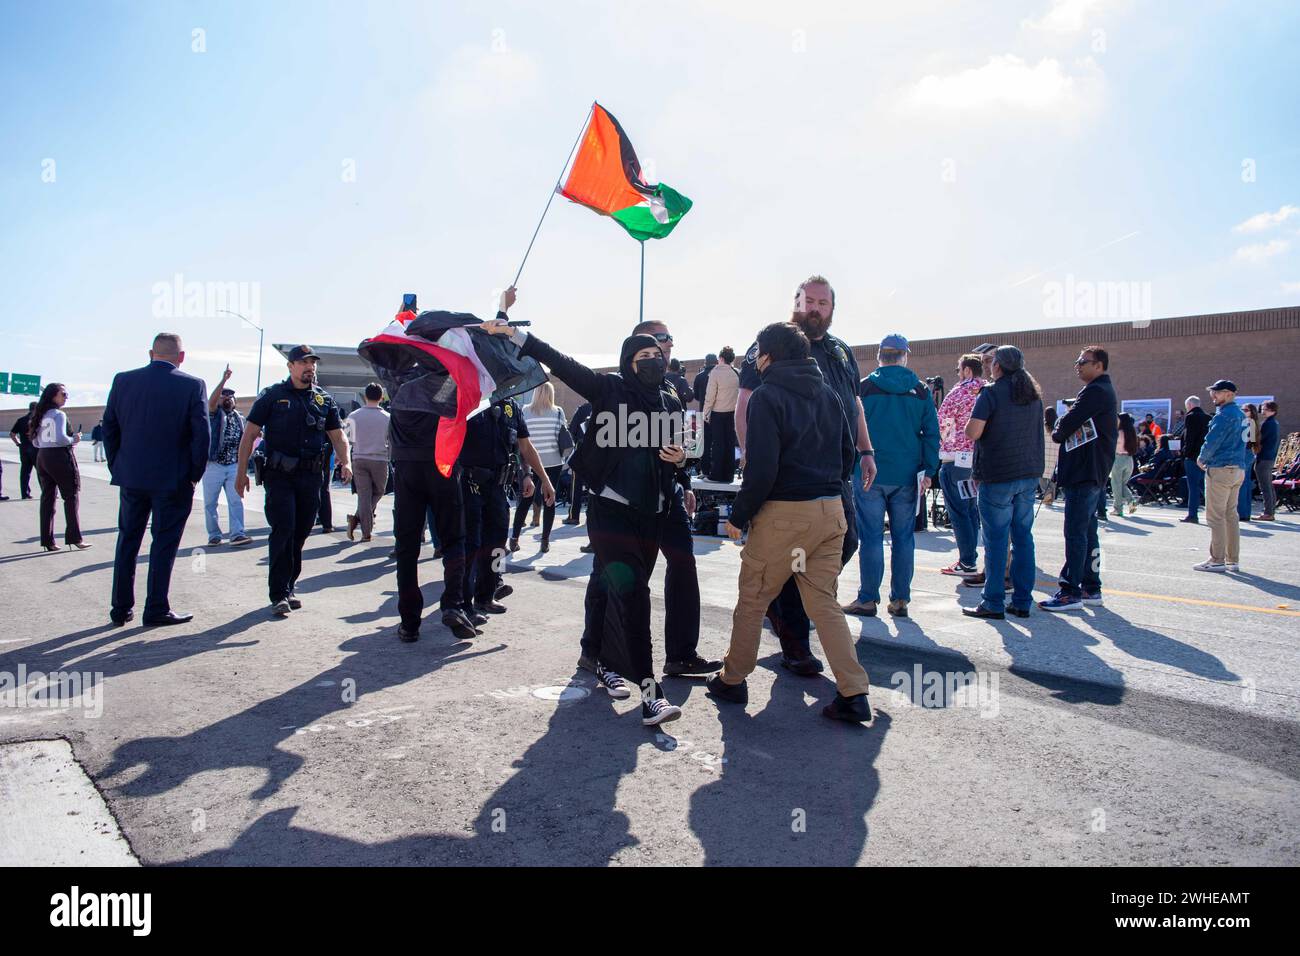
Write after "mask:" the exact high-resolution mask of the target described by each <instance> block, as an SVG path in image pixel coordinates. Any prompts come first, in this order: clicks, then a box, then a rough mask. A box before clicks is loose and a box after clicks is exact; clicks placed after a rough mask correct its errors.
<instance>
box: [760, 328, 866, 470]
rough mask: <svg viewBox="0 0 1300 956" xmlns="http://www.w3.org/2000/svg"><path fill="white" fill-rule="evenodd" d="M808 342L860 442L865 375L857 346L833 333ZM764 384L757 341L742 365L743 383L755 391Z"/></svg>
mask: <svg viewBox="0 0 1300 956" xmlns="http://www.w3.org/2000/svg"><path fill="white" fill-rule="evenodd" d="M808 344H809V345H810V346H811V347H812V349H811V351H812V357H813V359H814V360H816V362H817V367H818V368H819V369H821V370H822V378H824V379H826V384H827V385H829V386H830V387H831V391H833V392H834V393H835V397H836V398H838V399H839V400H840V405H841V406H842V407H843V409H844V417H845V418H847V419H848V422H849V434H850V435H852V436H853V444H854V445H855V446H856V445H857V435H858V383H859V380H860V379H861V376H860V374H859V373H858V360H857V359H855V358H854V357H853V349H851V348H849V347H848V346H847V345H845V344H844V342H843V341H841V340H840V339H837V338H836V337H835V336H833V335H831V334H829V333H827V334H826V335H823V336H822V337H821V338H820V339H816V340H809V343H808ZM761 384H763V380H762V378H761V377H760V376H759V374H758V343H757V342H755V343H754V344H753V345H751V346H750V347H749V351H748V352H747V353H746V354H745V361H744V364H742V365H741V366H740V387H741V388H747V389H749V390H750V391H751V392H752V391H753V390H754V389H756V388H758V386H759V385H761Z"/></svg>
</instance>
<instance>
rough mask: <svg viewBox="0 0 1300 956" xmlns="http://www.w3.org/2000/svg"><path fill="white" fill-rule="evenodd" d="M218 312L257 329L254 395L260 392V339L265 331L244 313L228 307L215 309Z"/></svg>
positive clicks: (264, 334)
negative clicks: (255, 389) (232, 310)
mask: <svg viewBox="0 0 1300 956" xmlns="http://www.w3.org/2000/svg"><path fill="white" fill-rule="evenodd" d="M217 311H218V312H224V313H226V315H233V316H234V317H235V318H237V319H239V320H240V321H242V322H247V323H248V324H249V325H251V326H252V327H253V328H255V329H257V391H256V392H255V393H254V395H255V396H256V395H261V394H262V339H263V338H265V336H266V332H265V330H263V328H262V327H261V326H260V325H258V324H257V323H256V322H254V321H253V320H252V319H250V318H249V317H248V316H246V315H240V314H239V313H238V312H231V311H230V310H229V309H217Z"/></svg>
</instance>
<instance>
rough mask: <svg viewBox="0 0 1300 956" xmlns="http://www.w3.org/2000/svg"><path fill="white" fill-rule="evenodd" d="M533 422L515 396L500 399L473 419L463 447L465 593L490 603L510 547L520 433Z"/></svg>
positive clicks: (525, 434) (468, 597)
mask: <svg viewBox="0 0 1300 956" xmlns="http://www.w3.org/2000/svg"><path fill="white" fill-rule="evenodd" d="M527 437H528V426H527V425H526V424H525V423H524V416H523V414H522V413H521V412H520V410H519V406H518V405H517V404H516V403H515V402H514V400H513V399H506V400H505V401H504V402H497V403H496V404H495V405H493V406H492V407H491V408H488V409H486V410H485V411H483V412H482V413H480V414H478V415H475V416H473V417H472V418H470V419H469V421H468V422H467V423H466V426H465V444H464V447H463V448H462V449H461V452H460V465H461V478H460V480H461V496H462V499H463V503H464V509H465V552H466V554H465V597H466V600H470V601H472V602H473V603H474V605H475V606H476V607H477V608H478V609H480V610H481V609H483V608H486V607H489V606H490V605H491V604H492V599H493V595H494V594H495V593H496V590H497V588H498V587H499V586H500V584H501V572H500V571H499V570H498V568H499V567H500V565H499V561H500V560H501V559H503V557H504V555H505V553H506V551H505V548H506V536H507V534H508V531H509V520H510V506H509V504H508V502H507V501H506V489H505V484H506V482H507V481H508V480H509V476H510V472H511V468H510V465H511V463H512V462H513V460H514V457H515V454H516V450H517V448H518V446H519V439H520V438H527Z"/></svg>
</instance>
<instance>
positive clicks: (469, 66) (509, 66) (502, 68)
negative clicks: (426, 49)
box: [432, 41, 538, 115]
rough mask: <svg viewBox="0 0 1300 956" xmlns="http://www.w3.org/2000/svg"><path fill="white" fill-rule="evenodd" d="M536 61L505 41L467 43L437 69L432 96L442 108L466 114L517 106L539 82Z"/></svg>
mask: <svg viewBox="0 0 1300 956" xmlns="http://www.w3.org/2000/svg"><path fill="white" fill-rule="evenodd" d="M537 75H538V74H537V64H536V62H535V61H534V60H533V58H532V57H531V56H529V55H528V54H527V53H521V52H519V51H518V50H513V49H510V48H509V47H507V46H505V45H504V41H503V45H502V46H500V47H499V48H497V49H495V50H493V49H488V48H486V47H482V46H475V45H472V44H471V45H466V46H463V47H461V48H460V49H459V50H457V51H456V52H455V53H454V54H453V55H452V56H451V58H450V60H448V62H447V63H446V64H445V65H444V66H443V67H442V69H441V70H439V71H438V78H437V80H436V81H435V83H434V86H433V91H432V96H433V102H434V105H435V106H436V107H437V108H438V109H439V110H442V111H445V112H448V113H453V114H458V115H465V114H473V113H481V112H486V111H491V110H497V109H503V108H509V107H513V106H517V105H518V104H520V103H522V102H523V101H524V100H526V99H527V98H528V97H529V96H530V95H531V94H532V92H533V90H534V88H535V87H536V85H537Z"/></svg>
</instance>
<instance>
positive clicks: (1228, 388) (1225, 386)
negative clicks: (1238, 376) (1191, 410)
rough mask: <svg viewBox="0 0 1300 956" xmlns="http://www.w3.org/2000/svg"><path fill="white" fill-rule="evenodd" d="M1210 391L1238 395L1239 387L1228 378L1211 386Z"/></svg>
mask: <svg viewBox="0 0 1300 956" xmlns="http://www.w3.org/2000/svg"><path fill="white" fill-rule="evenodd" d="M1209 390H1210V391H1211V392H1232V393H1233V394H1236V392H1237V386H1236V383H1234V382H1229V381H1228V380H1227V379H1226V378H1221V379H1219V380H1218V381H1217V382H1215V383H1214V384H1213V385H1211V386H1210V388H1209Z"/></svg>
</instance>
